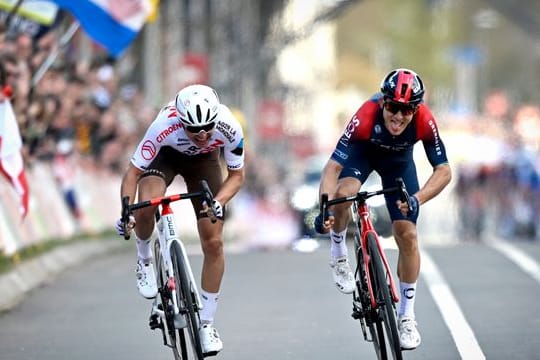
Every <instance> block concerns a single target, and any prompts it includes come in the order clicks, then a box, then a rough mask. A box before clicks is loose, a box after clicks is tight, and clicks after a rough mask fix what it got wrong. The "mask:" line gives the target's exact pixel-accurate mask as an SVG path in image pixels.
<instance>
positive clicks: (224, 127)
mask: <svg viewBox="0 0 540 360" xmlns="http://www.w3.org/2000/svg"><path fill="white" fill-rule="evenodd" d="M216 128H217V130H218V131H219V132H220V133H222V134H223V136H225V137H226V138H227V140H229V142H230V143H232V142H234V137H235V136H236V130H234V129H233V128H232V127H231V125H230V124H227V123H224V122H222V121H219V122H218V123H217V125H216Z"/></svg>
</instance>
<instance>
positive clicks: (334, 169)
mask: <svg viewBox="0 0 540 360" xmlns="http://www.w3.org/2000/svg"><path fill="white" fill-rule="evenodd" d="M341 170H343V165H341V164H340V163H338V162H337V161H335V160H334V159H329V160H328V162H327V163H326V165H325V166H324V169H323V171H322V174H321V183H320V185H319V197H320V196H321V194H323V193H327V194H328V196H329V199H330V200H331V199H332V198H333V196H334V193H335V191H336V189H337V183H338V178H339V174H340V173H341Z"/></svg>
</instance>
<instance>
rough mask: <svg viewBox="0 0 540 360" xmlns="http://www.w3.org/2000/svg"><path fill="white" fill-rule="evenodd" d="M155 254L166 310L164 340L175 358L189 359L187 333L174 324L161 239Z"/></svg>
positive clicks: (159, 286) (162, 300) (176, 359)
mask: <svg viewBox="0 0 540 360" xmlns="http://www.w3.org/2000/svg"><path fill="white" fill-rule="evenodd" d="M154 254H156V256H155V261H156V282H157V287H158V290H159V295H158V296H159V300H160V304H159V305H161V309H162V310H163V311H164V312H165V324H164V326H165V327H164V328H162V329H161V331H163V333H164V335H163V336H164V342H165V345H168V346H169V347H171V348H172V351H173V354H174V359H175V360H184V359H187V346H186V334H185V333H184V329H176V328H175V326H174V308H173V306H172V297H171V295H172V293H171V291H170V289H169V288H168V287H167V274H166V271H165V265H164V262H163V258H162V257H161V256H160V254H161V252H160V249H159V241H155V245H154ZM159 305H158V306H159ZM162 325H163V324H162ZM165 333H167V334H168V336H169V344H167V342H166V341H167V340H166V337H165Z"/></svg>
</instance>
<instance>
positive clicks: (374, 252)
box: [367, 233, 403, 360]
mask: <svg viewBox="0 0 540 360" xmlns="http://www.w3.org/2000/svg"><path fill="white" fill-rule="evenodd" d="M367 245H368V249H369V254H370V259H371V261H370V268H371V270H372V271H373V275H374V276H373V292H374V295H375V297H376V299H377V304H378V312H379V315H380V317H381V318H382V320H383V321H382V322H383V323H384V328H385V330H386V338H387V342H388V346H389V347H390V352H391V353H392V356H393V358H394V359H395V360H401V359H402V358H403V357H402V354H401V345H400V343H399V332H398V328H397V322H396V313H395V307H394V302H393V300H392V297H391V296H390V285H389V284H388V278H387V272H386V268H385V267H384V265H383V261H382V258H381V253H380V251H379V246H378V245H377V239H376V238H375V235H374V234H372V233H368V235H367ZM383 336H384V335H383Z"/></svg>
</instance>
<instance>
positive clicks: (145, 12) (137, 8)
mask: <svg viewBox="0 0 540 360" xmlns="http://www.w3.org/2000/svg"><path fill="white" fill-rule="evenodd" d="M50 1H51V2H53V3H55V4H58V6H59V7H60V8H62V9H64V10H66V11H68V12H70V13H71V14H72V15H73V17H75V18H76V19H77V21H79V23H80V24H81V26H82V27H83V29H84V30H85V31H86V33H87V34H88V35H89V36H90V37H91V38H92V39H93V40H94V41H95V42H97V43H98V44H100V45H102V46H103V47H104V48H105V49H106V50H107V52H109V53H110V54H111V55H113V56H114V57H118V56H120V55H121V54H122V53H123V52H124V50H125V49H126V48H127V47H128V46H129V45H130V44H131V43H132V42H133V40H135V38H136V36H137V34H138V33H139V31H140V30H141V28H142V27H143V25H144V24H145V22H146V20H147V18H148V16H149V15H150V13H151V12H152V5H151V2H150V0H77V1H74V0H50Z"/></svg>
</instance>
